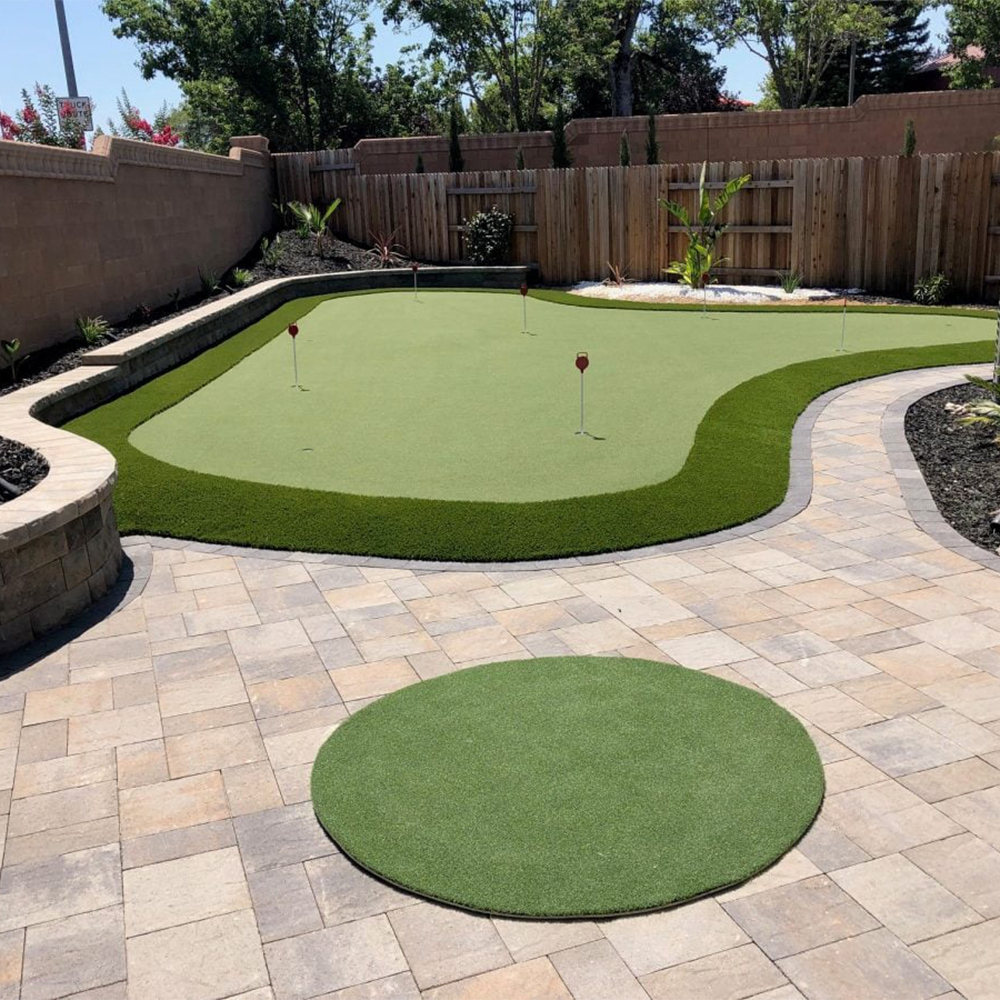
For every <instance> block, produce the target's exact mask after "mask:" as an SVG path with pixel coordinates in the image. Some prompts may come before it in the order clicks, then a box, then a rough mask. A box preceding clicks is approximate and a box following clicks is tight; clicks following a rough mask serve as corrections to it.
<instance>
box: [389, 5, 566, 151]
mask: <svg viewBox="0 0 1000 1000" xmlns="http://www.w3.org/2000/svg"><path fill="white" fill-rule="evenodd" d="M383 9H384V12H385V17H386V20H387V21H391V22H393V23H395V24H397V25H398V24H402V23H403V22H411V23H417V24H423V25H426V26H427V27H428V28H430V30H431V41H430V42H429V43H428V44H427V46H426V47H425V49H424V52H425V55H427V56H428V57H430V58H438V59H441V60H443V61H444V63H445V65H446V66H447V67H448V68H449V70H450V71H451V72H452V73H453V74H454V76H455V77H456V78H457V79H458V80H459V81H460V82H461V87H462V93H463V94H464V95H465V96H466V97H468V98H469V99H471V100H472V101H473V102H474V104H475V106H476V107H477V109H478V110H479V111H480V113H482V111H483V105H484V103H485V101H486V94H487V91H488V88H490V86H493V87H495V88H496V90H497V93H498V94H499V96H500V98H501V99H502V104H503V107H504V108H505V109H506V113H507V116H508V119H509V120H508V122H506V123H504V124H505V127H510V128H513V129H515V130H516V131H518V132H523V131H526V130H529V129H535V128H538V127H539V126H540V125H541V124H542V119H543V109H542V103H543V97H544V96H545V90H546V84H547V82H548V80H549V75H550V70H551V65H552V55H553V51H554V50H555V48H556V47H557V45H558V44H559V41H558V39H559V34H560V33H559V27H558V24H559V21H560V16H559V15H560V5H559V3H558V2H557V0H383Z"/></svg>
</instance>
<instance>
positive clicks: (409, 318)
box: [129, 291, 970, 503]
mask: <svg viewBox="0 0 1000 1000" xmlns="http://www.w3.org/2000/svg"><path fill="white" fill-rule="evenodd" d="M849 319H850V346H851V349H852V350H854V351H868V350H874V349H876V348H884V349H892V348H897V347H907V346H911V345H918V344H934V343H951V342H955V341H958V340H962V339H967V338H968V337H969V325H970V323H969V320H967V319H963V318H945V317H940V316H892V315H890V316H886V315H870V314H861V315H858V316H854V315H852V316H851V317H849ZM298 327H299V335H298V339H297V340H296V346H297V353H298V364H299V373H300V380H301V384H302V386H303V390H302V391H296V390H295V389H294V388H292V383H293V377H292V355H291V346H292V345H291V340H290V338H288V337H276V338H274V339H272V340H271V341H270V342H269V343H267V344H265V345H264V346H262V347H261V348H260V349H259V350H257V351H255V352H254V353H253V354H250V355H249V356H248V357H246V358H245V359H244V360H243V361H241V362H240V363H239V364H238V365H235V366H234V367H233V368H231V369H229V370H228V371H227V372H225V373H223V374H222V375H220V376H219V377H218V378H216V379H214V380H212V381H211V382H209V383H208V384H207V385H205V386H204V387H202V388H201V389H199V390H198V391H197V392H194V393H192V394H191V395H190V396H188V397H187V398H185V399H183V400H181V401H180V402H179V403H178V404H177V405H175V406H173V407H171V408H169V409H167V410H165V411H164V412H162V413H159V414H157V415H156V416H154V417H153V418H152V419H151V420H149V421H147V422H145V423H143V424H141V425H140V426H139V427H137V428H136V429H135V430H134V431H133V432H132V434H131V437H130V439H129V440H130V443H131V444H132V445H133V446H134V447H136V448H137V449H138V450H139V451H142V452H145V453H146V454H147V455H149V456H151V457H152V458H156V459H158V460H160V461H162V462H167V463H169V464H171V465H174V466H177V467H179V468H184V469H189V470H192V471H195V472H202V473H207V474H210V475H218V476H225V477H227V478H230V479H240V480H246V481H251V482H260V483H269V484H274V485H281V486H294V487H301V488H306V489H317V490H326V491H331V492H339V493H352V494H360V495H367V496H379V497H410V498H417V499H430V500H473V501H493V502H500V503H505V502H526V501H537V500H556V499H563V498H567V497H578V496H586V495H590V494H599V493H611V492H617V491H620V490H627V489H633V488H636V487H640V486H647V485H650V484H652V483H659V482H662V481H663V480H666V479H669V478H670V477H671V476H673V475H675V474H676V473H677V472H679V471H680V469H681V467H682V466H683V465H684V460H685V459H686V458H687V455H688V453H689V451H690V450H691V444H692V442H693V440H694V435H695V431H696V430H697V427H698V424H699V423H700V422H701V420H702V418H703V417H704V416H705V413H706V411H707V410H708V408H709V407H710V406H711V404H712V403H713V402H714V401H715V400H716V399H717V398H718V397H719V396H721V395H722V394H724V393H725V392H727V391H729V390H730V389H732V388H734V387H735V386H736V385H738V384H739V383H740V382H743V381H745V380H746V379H748V378H752V377H753V376H754V375H759V374H762V373H764V372H767V371H770V370H771V369H774V368H780V367H781V366H783V365H788V364H793V363H795V362H797V361H806V360H809V359H812V358H816V357H822V356H825V355H830V354H833V353H834V352H835V351H836V349H837V347H838V345H839V342H840V332H841V317H840V315H839V314H838V313H837V312H836V311H835V310H834V311H832V312H829V311H828V312H827V313H826V314H824V315H816V314H813V315H810V316H808V317H803V316H796V315H789V314H788V313H786V314H784V315H781V314H774V313H719V314H715V313H710V314H708V316H707V317H706V318H702V317H701V316H700V315H699V314H691V313H689V312H650V311H645V312H624V311H621V310H618V311H615V312H609V311H599V310H595V309H569V308H566V307H565V306H564V305H560V304H556V303H552V302H547V301H544V300H540V301H532V302H531V303H530V331H531V332H530V333H529V335H527V336H525V335H523V334H522V333H521V332H520V330H521V302H520V299H519V297H518V296H514V295H509V294H502V293H478V294H475V293H473V294H470V293H468V292H458V291H455V292H446V291H442V292H425V293H423V294H422V295H421V297H420V298H419V299H418V300H415V299H414V298H413V296H412V295H411V294H410V293H408V292H403V293H400V292H392V291H389V292H381V293H377V294H371V295H360V296H350V297H344V298H337V299H329V300H327V301H323V302H320V303H318V304H317V305H316V306H315V307H314V308H313V309H312V310H311V311H310V312H309V313H308V314H307V315H305V316H303V317H302V319H301V320H300V321H299V323H298ZM578 350H587V351H588V352H589V355H590V362H591V366H590V369H589V370H588V372H587V375H586V378H587V412H586V425H587V429H588V430H589V431H590V432H591V433H592V434H593V437H586V436H583V437H581V436H577V435H575V434H574V431H575V430H577V429H578V428H579V391H580V377H579V373H578V372H577V370H576V368H575V367H574V364H573V362H574V358H575V356H576V352H577V351H578Z"/></svg>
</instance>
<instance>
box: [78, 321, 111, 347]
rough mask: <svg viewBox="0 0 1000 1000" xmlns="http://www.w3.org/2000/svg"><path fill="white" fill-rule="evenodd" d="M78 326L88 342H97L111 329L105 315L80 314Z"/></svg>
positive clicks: (84, 339)
mask: <svg viewBox="0 0 1000 1000" xmlns="http://www.w3.org/2000/svg"><path fill="white" fill-rule="evenodd" d="M76 328H77V329H78V330H79V331H80V336H81V337H82V338H83V341H84V343H86V344H96V343H97V342H98V341H99V340H100V339H101V337H103V336H104V335H105V334H106V333H107V332H108V331H109V330H110V329H111V327H110V325H109V324H108V321H107V320H106V319H105V318H104V317H103V316H78V317H77V320H76Z"/></svg>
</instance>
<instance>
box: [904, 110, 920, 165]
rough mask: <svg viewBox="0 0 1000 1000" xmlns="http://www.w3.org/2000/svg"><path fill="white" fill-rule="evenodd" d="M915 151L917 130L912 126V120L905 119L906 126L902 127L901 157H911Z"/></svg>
mask: <svg viewBox="0 0 1000 1000" xmlns="http://www.w3.org/2000/svg"><path fill="white" fill-rule="evenodd" d="M916 151H917V130H916V128H915V127H914V125H913V119H912V118H907V119H906V125H904V126H903V156H913V154H914V153H915V152H916Z"/></svg>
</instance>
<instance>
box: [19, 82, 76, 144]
mask: <svg viewBox="0 0 1000 1000" xmlns="http://www.w3.org/2000/svg"><path fill="white" fill-rule="evenodd" d="M21 103H22V107H21V108H20V109H19V110H18V111H15V112H14V115H13V116H11V115H8V114H5V113H3V112H0V138H2V139H8V140H11V141H13V142H34V143H38V144H39V145H42V146H63V147H65V148H67V149H86V140H85V138H84V134H83V129H82V128H81V127H80V125H79V123H78V122H77V121H76V120H75V119H74V118H73V106H72V105H71V104H70V103H69V102H68V101H63V102H62V104H60V103H59V100H58V98H57V97H56V95H55V91H54V90H53V89H52V88H51V87H49V86H44V87H43V86H42V85H41V84H38V83H36V84H35V90H34V95H33V96H32V95H31V94H29V93H28V91H27V90H22V91H21Z"/></svg>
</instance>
